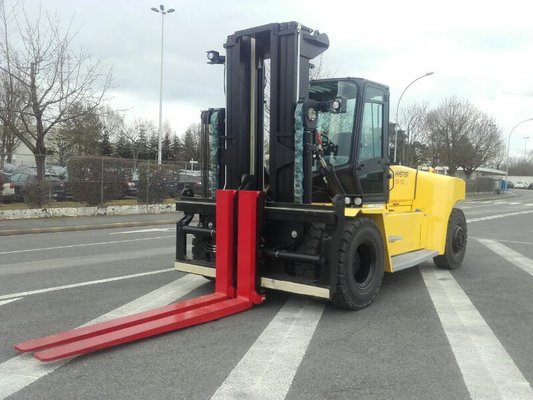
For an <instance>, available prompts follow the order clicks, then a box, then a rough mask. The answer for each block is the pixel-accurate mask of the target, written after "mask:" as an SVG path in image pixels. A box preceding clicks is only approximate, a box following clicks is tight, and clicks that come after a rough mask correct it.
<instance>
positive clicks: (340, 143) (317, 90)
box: [309, 81, 357, 166]
mask: <svg viewBox="0 0 533 400" xmlns="http://www.w3.org/2000/svg"><path fill="white" fill-rule="evenodd" d="M309 97H310V98H311V99H313V100H316V101H331V100H334V99H335V98H337V97H342V98H344V99H346V112H343V113H332V112H329V111H328V112H326V111H319V112H318V118H317V131H318V133H319V134H320V136H321V137H322V141H323V146H322V147H323V150H324V154H323V155H324V159H325V160H326V161H327V162H328V163H330V164H331V165H333V166H339V165H344V164H347V163H348V162H349V160H350V154H351V150H352V132H353V124H354V116H355V105H356V97H357V85H356V84H355V82H350V81H325V82H320V81H318V82H312V83H311V86H310V88H309Z"/></svg>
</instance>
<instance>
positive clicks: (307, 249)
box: [294, 224, 326, 279]
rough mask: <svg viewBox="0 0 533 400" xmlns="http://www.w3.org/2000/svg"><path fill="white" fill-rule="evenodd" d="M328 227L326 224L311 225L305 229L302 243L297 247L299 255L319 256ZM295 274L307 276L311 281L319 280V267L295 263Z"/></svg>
mask: <svg viewBox="0 0 533 400" xmlns="http://www.w3.org/2000/svg"><path fill="white" fill-rule="evenodd" d="M325 232H326V226H325V225H324V224H309V225H307V226H306V228H305V233H304V238H303V240H302V243H301V244H299V245H298V246H297V247H296V252H297V253H303V254H305V255H308V256H318V255H320V252H321V250H322V249H321V244H322V239H323V238H324V236H325V235H326V233H325ZM294 272H295V274H296V275H302V276H306V277H308V278H311V279H317V278H318V274H317V272H318V270H317V266H316V265H314V264H306V263H299V262H297V263H295V264H294Z"/></svg>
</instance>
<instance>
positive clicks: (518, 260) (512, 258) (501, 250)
mask: <svg viewBox="0 0 533 400" xmlns="http://www.w3.org/2000/svg"><path fill="white" fill-rule="evenodd" d="M477 241H478V242H480V243H481V244H482V245H484V246H487V247H488V248H489V249H490V250H492V251H493V252H495V253H496V254H498V255H499V256H502V257H503V258H505V259H506V260H507V261H509V262H510V263H512V264H514V265H516V266H517V267H518V268H520V269H522V270H523V271H525V272H527V273H528V274H529V275H531V276H533V260H531V259H530V258H527V257H524V256H523V255H522V254H520V253H518V252H516V251H514V250H513V249H510V248H509V247H507V246H505V245H503V244H501V243H498V242H497V241H495V240H489V239H477Z"/></svg>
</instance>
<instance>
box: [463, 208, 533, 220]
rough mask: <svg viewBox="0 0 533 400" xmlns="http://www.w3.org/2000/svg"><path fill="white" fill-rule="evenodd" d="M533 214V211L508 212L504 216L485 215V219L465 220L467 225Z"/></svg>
mask: <svg viewBox="0 0 533 400" xmlns="http://www.w3.org/2000/svg"><path fill="white" fill-rule="evenodd" d="M531 213H533V210H529V211H517V212H510V213H505V214H496V215H487V216H485V217H477V218H468V219H467V220H466V222H467V223H471V222H479V221H487V220H490V219H498V218H505V217H514V216H516V215H523V214H531Z"/></svg>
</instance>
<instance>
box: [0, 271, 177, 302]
mask: <svg viewBox="0 0 533 400" xmlns="http://www.w3.org/2000/svg"><path fill="white" fill-rule="evenodd" d="M171 271H175V270H174V268H165V269H159V270H156V271H148V272H140V273H138V274H130V275H122V276H115V277H113V278H106V279H97V280H94V281H87V282H79V283H72V284H69V285H61V286H53V287H49V288H44V289H36V290H30V291H27V292H18V293H11V294H4V295H2V296H0V300H8V299H13V298H15V297H24V296H31V295H34V294H42V293H49V292H56V291H58V290H66V289H74V288H79V287H84V286H92V285H99V284H102V283H109V282H116V281H123V280H125V279H133V278H141V277H144V276H149V275H156V274H162V273H165V272H171Z"/></svg>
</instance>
